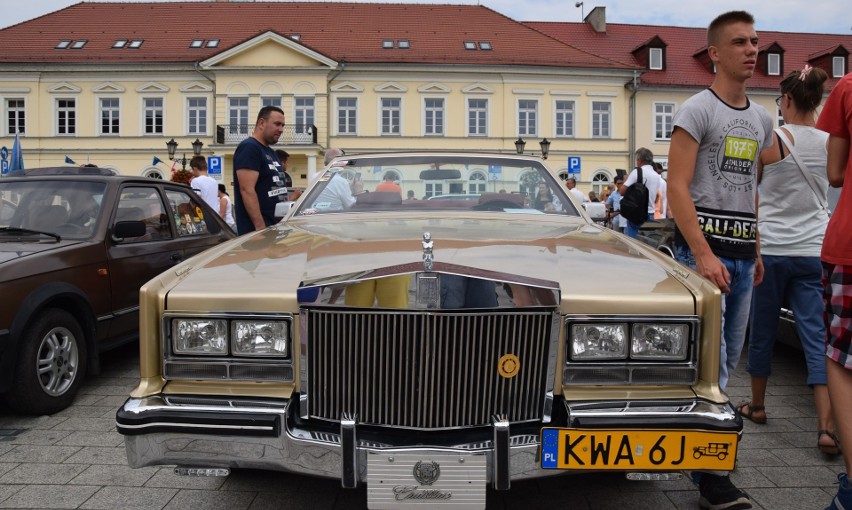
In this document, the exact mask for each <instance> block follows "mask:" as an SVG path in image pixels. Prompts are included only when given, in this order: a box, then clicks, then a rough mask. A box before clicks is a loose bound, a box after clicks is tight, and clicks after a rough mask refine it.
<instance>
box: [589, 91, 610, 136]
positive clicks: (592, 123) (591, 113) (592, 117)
mask: <svg viewBox="0 0 852 510" xmlns="http://www.w3.org/2000/svg"><path fill="white" fill-rule="evenodd" d="M599 104H600V105H607V111H606V114H607V117H608V119H607V120H608V122H607V126H608V127H607V132H606V133H603V132H601V133H597V134H595V121H596V120H598V119H597V118H598V117H599V116H600V118H601V119H603V117H602V115H603V112H598V111H595V106H596V105H599ZM589 116H590V118H589V127H590V128H591V129H590V130H589V133H590V134H591V137H592V138H604V139H606V138H612V132H613V126H614V125H615V124H614V122H613V113H612V101H599V100H598V101H592V102H591V105H590V107H589ZM600 129H601V130H603V124H602V123H601V127H600Z"/></svg>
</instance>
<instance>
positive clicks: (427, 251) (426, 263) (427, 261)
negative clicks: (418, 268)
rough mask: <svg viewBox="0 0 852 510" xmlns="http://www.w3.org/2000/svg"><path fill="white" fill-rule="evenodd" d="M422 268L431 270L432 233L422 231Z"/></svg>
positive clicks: (427, 270)
mask: <svg viewBox="0 0 852 510" xmlns="http://www.w3.org/2000/svg"><path fill="white" fill-rule="evenodd" d="M423 270H424V271H426V272H427V273H428V272H429V271H431V270H432V234H430V233H429V232H423Z"/></svg>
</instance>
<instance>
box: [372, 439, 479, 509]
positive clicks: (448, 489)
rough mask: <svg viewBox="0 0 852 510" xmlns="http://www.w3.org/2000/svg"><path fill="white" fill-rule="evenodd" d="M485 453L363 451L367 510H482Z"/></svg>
mask: <svg viewBox="0 0 852 510" xmlns="http://www.w3.org/2000/svg"><path fill="white" fill-rule="evenodd" d="M485 475H486V456H485V454H456V453H449V452H435V451H431V450H424V451H423V452H414V453H412V452H411V451H406V452H404V453H397V452H374V451H371V452H367V507H368V508H372V509H385V508H388V509H391V508H414V507H420V508H430V509H431V508H448V507H461V508H470V509H474V508H476V509H482V508H485Z"/></svg>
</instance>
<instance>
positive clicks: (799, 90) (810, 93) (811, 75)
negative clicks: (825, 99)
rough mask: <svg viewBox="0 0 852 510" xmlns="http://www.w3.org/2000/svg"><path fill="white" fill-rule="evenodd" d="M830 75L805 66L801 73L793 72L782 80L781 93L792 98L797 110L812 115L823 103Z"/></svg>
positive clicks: (818, 69) (816, 68)
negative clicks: (825, 85) (826, 83)
mask: <svg viewBox="0 0 852 510" xmlns="http://www.w3.org/2000/svg"><path fill="white" fill-rule="evenodd" d="M827 79H828V74H826V72H825V71H823V70H822V69H820V68H818V67H811V66H809V65H805V67H804V69H802V70H801V71H791V72H790V73H789V74H787V76H786V77H784V79H783V80H781V93H782V94H787V95H788V96H790V99H792V100H793V103H794V104H795V105H796V109H797V110H799V111H801V112H805V113H811V112H814V111H816V109H817V107H818V106H819V104H820V103H821V102H822V95H823V92H824V91H825V87H824V84H825V80H827Z"/></svg>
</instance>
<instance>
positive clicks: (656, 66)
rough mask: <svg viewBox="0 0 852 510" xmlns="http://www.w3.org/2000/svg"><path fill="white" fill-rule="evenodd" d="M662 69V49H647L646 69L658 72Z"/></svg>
mask: <svg viewBox="0 0 852 510" xmlns="http://www.w3.org/2000/svg"><path fill="white" fill-rule="evenodd" d="M655 60H656V62H655ZM662 68H663V49H662V48H648V69H653V70H655V71H659V70H661V69H662Z"/></svg>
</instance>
